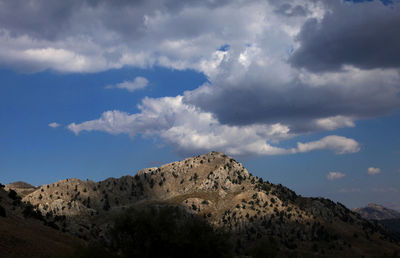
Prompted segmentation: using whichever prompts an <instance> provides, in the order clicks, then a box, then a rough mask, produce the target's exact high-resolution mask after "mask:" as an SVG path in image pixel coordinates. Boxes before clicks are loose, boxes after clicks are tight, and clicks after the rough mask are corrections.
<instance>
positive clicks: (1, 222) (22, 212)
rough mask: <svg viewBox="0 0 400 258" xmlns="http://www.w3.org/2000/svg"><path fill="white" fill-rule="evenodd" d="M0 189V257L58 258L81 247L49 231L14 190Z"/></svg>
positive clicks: (39, 217)
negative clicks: (52, 257) (51, 257)
mask: <svg viewBox="0 0 400 258" xmlns="http://www.w3.org/2000/svg"><path fill="white" fill-rule="evenodd" d="M5 189H6V188H4V185H0V257H7V258H8V257H11V258H12V257H44V256H46V257H50V256H54V257H59V256H60V255H62V254H65V253H69V252H73V251H74V250H75V249H76V248H78V247H80V246H81V245H82V244H84V243H83V242H82V241H81V240H79V239H77V238H75V237H73V236H71V235H67V234H64V233H62V232H60V231H59V230H56V229H54V228H52V227H51V226H53V227H54V226H55V224H52V223H49V222H48V221H47V220H45V218H43V217H42V216H41V215H40V214H39V213H37V212H35V211H34V210H33V209H32V207H31V206H29V205H27V204H24V203H22V202H21V199H20V197H19V196H18V195H17V193H16V192H15V191H13V190H10V189H8V190H5Z"/></svg>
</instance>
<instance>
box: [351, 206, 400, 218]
mask: <svg viewBox="0 0 400 258" xmlns="http://www.w3.org/2000/svg"><path fill="white" fill-rule="evenodd" d="M354 211H355V212H357V213H359V214H360V215H361V217H363V218H365V219H369V220H383V219H400V212H398V211H395V210H392V209H388V208H386V207H384V206H382V205H378V204H374V203H370V204H368V205H367V207H363V208H355V209H354Z"/></svg>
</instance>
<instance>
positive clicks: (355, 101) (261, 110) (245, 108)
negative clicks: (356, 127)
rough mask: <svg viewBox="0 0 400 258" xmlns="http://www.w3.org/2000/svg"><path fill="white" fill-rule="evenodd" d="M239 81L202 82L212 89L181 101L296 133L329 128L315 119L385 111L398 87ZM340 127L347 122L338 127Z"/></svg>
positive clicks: (232, 121) (238, 121)
mask: <svg viewBox="0 0 400 258" xmlns="http://www.w3.org/2000/svg"><path fill="white" fill-rule="evenodd" d="M371 77H373V75H371ZM237 83H238V85H241V86H240V87H238V86H237V85H220V84H215V85H212V86H205V87H210V88H212V91H209V93H205V92H204V91H201V90H199V91H194V92H187V93H186V95H185V101H186V102H188V103H191V104H194V105H196V106H198V107H200V108H201V109H202V110H205V111H209V112H212V113H214V114H215V115H216V117H217V118H218V120H219V121H220V122H221V123H224V124H229V125H249V124H263V123H268V124H270V123H283V124H286V125H288V126H289V127H290V128H291V130H292V132H297V133H300V132H311V131H318V130H321V129H327V128H323V127H322V128H321V127H318V125H316V124H315V120H316V119H324V118H330V117H336V116H342V117H347V118H351V119H355V120H357V119H364V118H371V117H377V116H381V115H384V114H389V113H391V112H393V111H395V110H396V109H397V108H399V107H400V100H399V98H398V96H397V95H398V93H399V88H400V87H399V86H397V87H396V85H394V84H393V83H392V84H387V83H386V84H385V83H383V81H381V82H380V81H371V82H369V83H368V82H367V83H359V84H358V85H341V84H334V83H327V84H325V85H323V86H319V87H310V86H309V85H305V84H303V83H300V82H296V81H293V82H292V84H291V85H268V82H259V83H258V84H252V83H250V82H246V81H245V80H243V81H240V82H237ZM337 122H339V123H340V121H337ZM343 126H348V125H345V124H341V125H338V126H337V128H340V127H343ZM334 128H336V127H333V129H334Z"/></svg>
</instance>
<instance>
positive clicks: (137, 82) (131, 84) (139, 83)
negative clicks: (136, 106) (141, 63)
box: [106, 76, 149, 92]
mask: <svg viewBox="0 0 400 258" xmlns="http://www.w3.org/2000/svg"><path fill="white" fill-rule="evenodd" d="M148 84H149V81H148V80H147V79H146V78H144V77H140V76H138V77H136V78H135V79H134V80H132V81H124V82H121V83H117V84H115V85H107V86H106V89H125V90H128V91H130V92H134V91H136V90H140V89H144V88H146V87H147V85H148Z"/></svg>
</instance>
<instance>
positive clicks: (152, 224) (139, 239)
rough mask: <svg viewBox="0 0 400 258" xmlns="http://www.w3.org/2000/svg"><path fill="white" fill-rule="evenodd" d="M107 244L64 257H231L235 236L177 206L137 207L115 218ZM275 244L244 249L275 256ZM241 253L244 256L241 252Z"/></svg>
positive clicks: (254, 253) (272, 241) (95, 245)
mask: <svg viewBox="0 0 400 258" xmlns="http://www.w3.org/2000/svg"><path fill="white" fill-rule="evenodd" d="M108 236H109V240H110V241H109V244H108V246H107V248H105V246H104V245H99V244H93V245H90V246H88V247H84V248H81V249H80V250H78V251H77V252H75V253H73V254H71V255H67V256H65V258H67V257H80V258H86V257H93V258H96V257H99V258H100V257H234V256H235V255H238V253H235V246H236V244H235V237H234V236H233V235H232V234H231V233H229V232H227V231H225V230H223V229H215V228H214V227H213V226H212V225H210V224H209V223H208V222H207V221H206V220H205V219H204V218H202V217H200V216H197V215H194V214H191V213H188V212H186V211H185V209H183V208H181V207H177V206H165V205H146V206H144V205H143V206H136V207H133V208H130V209H128V210H126V211H125V212H124V213H123V214H121V215H120V216H118V217H117V218H116V219H115V221H114V224H113V227H112V229H111V230H110V232H109V234H108ZM277 244H278V243H277V242H275V241H274V240H271V241H270V239H264V240H263V241H262V242H260V244H256V245H254V246H253V247H252V248H251V249H249V250H246V252H245V253H246V255H251V256H252V257H275V256H276V254H277V251H278V250H277V247H276V246H277ZM243 254H244V253H243Z"/></svg>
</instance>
